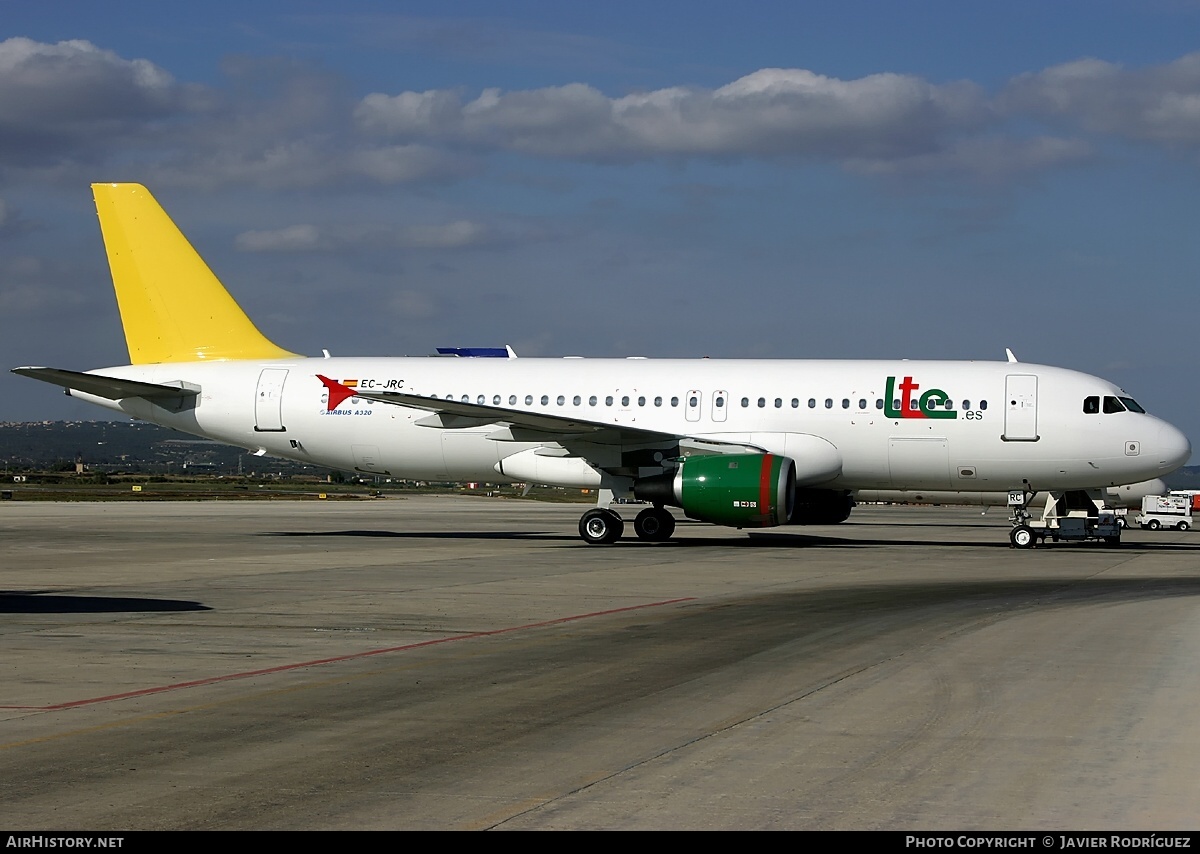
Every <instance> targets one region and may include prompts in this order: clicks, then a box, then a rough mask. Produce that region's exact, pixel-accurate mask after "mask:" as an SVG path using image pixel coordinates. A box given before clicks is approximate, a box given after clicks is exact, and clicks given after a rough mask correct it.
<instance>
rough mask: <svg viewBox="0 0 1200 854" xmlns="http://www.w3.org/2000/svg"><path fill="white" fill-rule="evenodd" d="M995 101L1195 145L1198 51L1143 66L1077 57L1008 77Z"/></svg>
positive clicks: (1128, 134) (1121, 134) (1063, 120)
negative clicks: (1074, 59)
mask: <svg viewBox="0 0 1200 854" xmlns="http://www.w3.org/2000/svg"><path fill="white" fill-rule="evenodd" d="M998 102H999V104H1000V105H1001V106H1002V107H1003V109H1004V110H1005V111H1006V112H1008V113H1009V114H1011V115H1014V116H1021V115H1033V116H1036V117H1039V118H1042V119H1046V120H1049V121H1052V122H1054V123H1057V124H1060V125H1066V126H1071V127H1078V128H1082V129H1083V130H1086V131H1089V132H1093V133H1100V134H1106V135H1111V136H1115V137H1118V138H1123V139H1133V140H1140V141H1146V142H1153V143H1158V144H1162V145H1166V146H1170V147H1175V146H1196V145H1200V53H1192V54H1188V55H1187V56H1183V57H1180V58H1179V59H1177V60H1175V61H1173V62H1169V63H1166V64H1164V65H1157V66H1150V67H1148V68H1140V69H1128V68H1125V67H1123V66H1120V65H1116V64H1113V63H1110V62H1103V61H1101V60H1098V59H1081V60H1078V61H1076V62H1069V63H1065V64H1063V65H1056V66H1054V67H1052V68H1047V69H1045V70H1044V71H1040V72H1037V73H1033V74H1022V75H1021V76H1019V77H1016V78H1014V79H1013V81H1012V82H1011V83H1010V84H1009V85H1008V87H1007V88H1006V89H1005V90H1004V92H1002V93H1001V95H1000V97H999V99H998Z"/></svg>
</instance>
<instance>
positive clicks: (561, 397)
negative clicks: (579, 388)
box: [557, 394, 567, 406]
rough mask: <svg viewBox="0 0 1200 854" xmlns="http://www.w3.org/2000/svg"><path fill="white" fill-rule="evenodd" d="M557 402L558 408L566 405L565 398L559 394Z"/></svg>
mask: <svg viewBox="0 0 1200 854" xmlns="http://www.w3.org/2000/svg"><path fill="white" fill-rule="evenodd" d="M557 402H558V405H559V406H562V405H563V404H564V403H566V402H567V399H566V398H565V397H563V396H562V395H561V394H560V395H559V396H558V401H557Z"/></svg>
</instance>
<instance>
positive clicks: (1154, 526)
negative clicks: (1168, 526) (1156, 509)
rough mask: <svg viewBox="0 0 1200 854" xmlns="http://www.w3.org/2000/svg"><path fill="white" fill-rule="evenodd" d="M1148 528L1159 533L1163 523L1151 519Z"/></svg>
mask: <svg viewBox="0 0 1200 854" xmlns="http://www.w3.org/2000/svg"><path fill="white" fill-rule="evenodd" d="M1146 527H1147V528H1149V529H1150V530H1151V531H1157V530H1158V529H1159V528H1161V527H1162V523H1161V522H1159V521H1158V520H1157V519H1151V520H1150V524H1148V525H1147V526H1146Z"/></svg>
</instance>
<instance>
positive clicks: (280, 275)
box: [0, 0, 1200, 447]
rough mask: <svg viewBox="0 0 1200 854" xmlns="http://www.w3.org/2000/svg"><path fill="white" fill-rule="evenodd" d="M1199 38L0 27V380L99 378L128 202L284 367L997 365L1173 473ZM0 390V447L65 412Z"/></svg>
mask: <svg viewBox="0 0 1200 854" xmlns="http://www.w3.org/2000/svg"><path fill="white" fill-rule="evenodd" d="M331 8H336V11H330V9H331ZM1198 25H1200V3H1197V2H1185V0H1158V2H1154V0H1151V2H1141V3H1132V2H1131V3H1103V2H1059V3H1044V2H1043V3H1024V2H1013V3H1006V4H979V3H963V2H929V3H921V2H911V3H908V2H906V3H854V2H842V3H829V4H818V3H811V4H809V3H765V2H764V3H749V4H748V3H738V4H734V3H723V2H689V3H682V2H678V3H676V2H671V3H650V4H647V3H636V4H635V3H623V2H609V3H604V4H589V5H587V6H585V5H584V4H567V3H559V2H553V3H552V2H538V3H534V2H511V3H503V4H498V3H484V2H479V3H445V2H443V3H437V4H434V3H382V2H380V3H356V2H346V3H340V4H337V6H336V7H332V6H330V5H328V4H316V3H304V2H291V3H224V2H210V3H206V4H189V5H186V6H185V5H184V4H164V3H119V2H118V3H105V4H95V3H83V2H80V3H53V2H50V3H44V4H31V3H27V2H20V3H17V2H7V0H0V356H3V360H0V361H3V362H5V363H6V364H7V365H8V366H10V367H12V366H17V365H26V364H48V365H54V366H59V367H67V368H91V367H99V366H102V365H106V364H116V363H121V362H123V361H125V360H126V354H125V352H124V348H123V339H122V337H121V334H120V328H119V320H118V318H117V314H116V309H115V304H114V301H113V298H112V294H111V287H110V285H109V282H108V273H107V268H106V265H105V261H104V255H103V248H102V245H101V243H100V239H99V233H98V229H97V227H96V223H95V216H94V212H93V211H92V208H91V197H90V192H89V190H88V184H89V183H90V182H92V181H110V180H120V181H140V182H142V183H145V184H146V185H147V186H149V187H150V188H151V190H152V191H153V192H154V193H155V195H156V196H157V197H158V198H159V200H160V201H161V202H162V203H163V204H164V206H165V207H166V208H167V210H168V211H169V212H170V213H171V214H172V216H173V217H174V218H175V220H176V222H177V223H178V224H179V225H180V226H181V227H182V228H183V230H184V231H185V233H187V234H188V236H189V237H190V238H191V240H192V242H193V243H194V244H195V245H196V246H197V248H198V249H199V250H200V251H201V253H202V254H203V255H204V256H205V258H206V259H208V261H209V262H210V264H211V265H212V266H213V268H214V269H215V270H216V271H217V273H218V275H220V276H221V278H222V279H223V280H224V281H225V283H226V285H228V286H229V287H230V289H231V290H232V291H233V293H234V294H235V296H236V297H237V298H238V300H239V301H240V302H241V303H242V305H243V307H245V308H246V309H247V310H248V311H249V313H250V314H251V316H252V317H254V319H255V320H256V322H257V323H258V325H259V326H260V328H262V329H263V330H264V331H265V332H266V333H267V334H268V335H269V336H270V337H272V338H273V339H275V340H276V341H277V342H278V343H280V344H281V345H283V346H285V347H287V348H289V349H292V350H295V351H298V352H305V353H313V354H316V353H319V352H320V349H321V348H328V349H330V350H331V351H333V352H334V353H337V354H344V355H349V354H372V355H374V354H378V355H391V354H394V355H404V354H409V355H422V354H425V353H429V352H431V351H432V350H433V348H434V347H436V346H445V345H476V346H478V345H500V344H506V343H508V344H512V345H513V346H514V347H516V348H517V351H518V352H519V353H521V354H523V355H529V356H533V355H548V356H556V355H566V354H582V355H595V356H608V355H648V356H699V355H712V356H730V357H737V356H756V357H757V356H769V357H795V358H809V357H811V358H854V357H870V358H888V357H897V358H951V359H970V358H974V359H996V358H1003V353H1004V348H1005V347H1011V348H1012V349H1013V350H1014V351H1015V352H1016V353H1017V355H1018V357H1020V358H1021V359H1022V360H1026V361H1034V362H1043V363H1048V364H1056V365H1063V366H1066V367H1071V368H1076V369H1079V370H1083V371H1087V372H1089V373H1095V374H1099V375H1101V376H1104V377H1107V378H1109V379H1112V380H1114V381H1116V382H1118V383H1120V384H1121V385H1123V386H1124V387H1125V388H1126V389H1127V390H1128V391H1129V392H1130V393H1131V394H1133V396H1134V397H1136V398H1138V399H1139V400H1140V401H1141V402H1142V403H1143V404H1144V405H1146V406H1147V408H1149V409H1150V410H1151V411H1154V412H1156V413H1157V414H1161V415H1163V416H1164V417H1166V418H1168V419H1169V420H1171V421H1173V422H1174V423H1176V424H1178V425H1179V426H1181V427H1182V428H1183V429H1184V430H1185V431H1187V432H1188V434H1189V436H1190V437H1191V439H1192V444H1193V446H1197V447H1200V404H1198V403H1197V400H1196V397H1197V395H1196V382H1195V380H1194V375H1195V367H1196V366H1195V358H1194V356H1191V355H1190V351H1191V350H1192V349H1193V347H1194V345H1193V341H1194V339H1195V335H1194V328H1195V326H1196V310H1195V305H1196V298H1195V296H1194V287H1193V283H1194V280H1195V278H1196V271H1197V269H1198V268H1200V264H1198V262H1200V248H1198V247H1200V241H1198V240H1197V239H1196V237H1195V234H1194V232H1195V231H1196V223H1197V221H1198V218H1197V213H1198V212H1200V211H1198V208H1200V193H1198V192H1197V190H1198V189H1200V186H1198V183H1200V182H1198V178H1200V157H1198V155H1200V26H1198ZM0 384H2V388H0V420H35V419H55V418H92V417H99V415H100V413H99V411H98V410H92V409H91V408H89V407H86V406H83V405H81V404H79V403H76V402H72V401H70V400H69V399H67V398H65V397H63V396H61V395H58V394H56V393H55V392H54V390H53V389H49V388H44V387H42V386H40V385H37V384H34V383H31V382H29V381H27V380H23V379H20V378H17V377H14V376H12V375H8V374H4V375H3V376H2V377H0Z"/></svg>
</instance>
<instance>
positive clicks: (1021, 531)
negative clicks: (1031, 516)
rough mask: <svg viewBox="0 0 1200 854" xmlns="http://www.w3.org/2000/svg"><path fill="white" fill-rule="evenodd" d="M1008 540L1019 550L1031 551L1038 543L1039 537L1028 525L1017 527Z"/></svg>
mask: <svg viewBox="0 0 1200 854" xmlns="http://www.w3.org/2000/svg"><path fill="white" fill-rule="evenodd" d="M1008 540H1009V542H1011V543H1012V544H1013V545H1014V546H1015V547H1016V548H1018V549H1031V548H1033V545H1034V543H1036V542H1037V536H1036V535H1035V534H1034V533H1033V529H1032V528H1030V527H1029V526H1028V525H1017V527H1015V528H1013V529H1012V531H1010V532H1009V534H1008Z"/></svg>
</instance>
